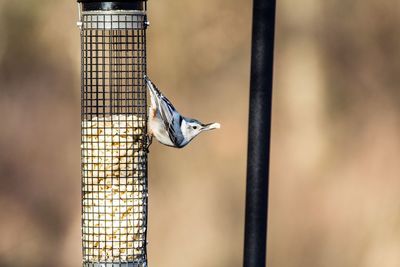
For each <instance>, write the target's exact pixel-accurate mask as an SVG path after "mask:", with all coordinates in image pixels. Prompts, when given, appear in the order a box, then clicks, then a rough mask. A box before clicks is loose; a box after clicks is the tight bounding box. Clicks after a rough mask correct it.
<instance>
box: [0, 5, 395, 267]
mask: <svg viewBox="0 0 400 267" xmlns="http://www.w3.org/2000/svg"><path fill="white" fill-rule="evenodd" d="M149 18H150V22H151V27H150V28H149V31H148V63H149V64H148V69H149V75H150V76H151V77H152V79H153V80H154V81H155V82H156V83H157V84H158V85H159V87H160V88H161V89H163V91H164V92H165V93H166V95H167V96H168V97H169V98H170V99H171V100H172V102H174V103H175V105H176V106H177V107H178V109H179V110H180V111H181V112H182V113H184V114H187V115H191V116H193V117H196V118H199V119H201V120H204V121H207V122H208V121H214V120H216V121H220V122H221V123H222V126H223V127H222V129H221V130H219V131H215V132H212V133H208V134H204V135H202V136H200V137H199V138H197V139H196V140H195V141H194V142H193V143H192V144H191V145H189V146H188V147H187V148H185V149H183V150H174V149H171V148H167V147H163V146H161V145H159V144H158V143H154V144H153V146H152V148H151V153H150V177H149V181H150V218H149V220H150V221H149V241H150V243H149V246H148V250H149V259H150V265H151V266H163V267H168V266H174V267H178V266H191V267H200V266H201V267H202V266H210V267H214V266H215V267H217V266H218V267H221V266H226V267H228V266H241V262H242V243H243V223H244V218H243V213H244V193H245V167H246V143H247V140H246V138H247V129H246V127H247V111H248V85H249V65H250V62H249V57H250V37H251V24H250V21H251V1H237V0H233V1H232V0H229V1H228V0H214V1H210V0H202V1H183V0H176V1H152V0H150V1H149ZM76 20H77V6H76V4H75V2H74V1H71V0H68V1H67V0H59V1H50V0H25V1H5V0H0V114H1V117H0V121H1V126H0V151H1V152H0V210H1V215H0V266H1V267H19V266H31V267H50V266H60V267H73V266H74V267H75V266H80V262H81V254H80V253H81V249H80V246H81V243H80V150H79V142H80V130H79V127H80V102H79V101H80V80H79V79H80V47H79V46H80V44H79V31H78V29H77V27H76V26H75V23H76ZM399 25H400V2H399V1H397V0H383V1H373V0H363V1H361V0H348V1H333V0H327V1H317V0H304V1H290V0H278V6H277V32H276V53H275V55H276V61H275V91H274V106H273V134H272V162H271V197H270V200H271V201H270V220H269V226H270V227H269V244H268V262H269V266H271V267H295V266H296V267H297V266H298V267H304V266H308V267H321V266H322V267H325V266H326V267H328V266H329V267H330V266H342V267H347V266H349V267H350V266H352V267H353V266H363V267H375V266H380V267H392V266H393V267H395V266H400V253H399V252H400V179H399V178H400V177H399V176H400V175H399V173H400V167H399V158H400V149H399V148H400V139H399V133H400V121H399V114H400V108H399V107H400V105H399V104H400V90H399V84H400V75H399V74H400V73H399V70H400V49H399V47H400V27H399Z"/></svg>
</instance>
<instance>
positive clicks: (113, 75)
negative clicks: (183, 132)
mask: <svg viewBox="0 0 400 267" xmlns="http://www.w3.org/2000/svg"><path fill="white" fill-rule="evenodd" d="M78 6H79V21H78V26H79V28H80V35H81V64H82V66H81V178H82V253H83V266H84V267H117V266H124V267H131V266H135V267H136V266H147V253H146V244H147V241H146V233H147V192H148V190H147V123H146V120H147V100H146V87H145V82H144V79H143V77H144V75H145V74H146V27H147V24H148V23H147V19H146V1H145V0H143V1H138V0H136V1H135V0H133V1H132V0H131V1H116V2H102V1H93V0H92V1H90V0H87V1H85V0H78Z"/></svg>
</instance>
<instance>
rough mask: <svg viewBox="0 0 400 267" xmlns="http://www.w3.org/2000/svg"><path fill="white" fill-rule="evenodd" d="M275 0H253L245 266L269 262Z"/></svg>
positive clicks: (251, 266) (262, 264) (257, 265)
mask: <svg viewBox="0 0 400 267" xmlns="http://www.w3.org/2000/svg"><path fill="white" fill-rule="evenodd" d="M275 2H276V1H275V0H254V2H253V32H252V50H251V75H250V79H251V80H250V112H249V135H248V159H247V186H246V212H245V216H246V217H245V238H244V260H243V266H244V267H263V266H266V243H267V242H266V240H267V217H268V186H269V158H270V136H271V104H272V78H273V52H274V30H275V5H276V3H275Z"/></svg>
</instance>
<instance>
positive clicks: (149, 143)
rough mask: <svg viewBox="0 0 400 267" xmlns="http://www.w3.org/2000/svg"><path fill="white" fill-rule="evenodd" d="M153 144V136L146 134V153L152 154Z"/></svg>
mask: <svg viewBox="0 0 400 267" xmlns="http://www.w3.org/2000/svg"><path fill="white" fill-rule="evenodd" d="M152 142H153V135H152V134H146V147H145V149H146V153H150V150H149V148H150V145H151V143H152Z"/></svg>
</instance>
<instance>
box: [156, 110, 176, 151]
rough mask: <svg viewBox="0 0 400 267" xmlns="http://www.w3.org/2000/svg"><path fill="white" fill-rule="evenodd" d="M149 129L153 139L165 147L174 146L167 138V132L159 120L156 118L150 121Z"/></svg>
mask: <svg viewBox="0 0 400 267" xmlns="http://www.w3.org/2000/svg"><path fill="white" fill-rule="evenodd" d="M150 128H151V131H152V132H153V135H154V137H155V138H156V139H157V140H158V141H159V142H160V143H162V144H164V145H167V146H174V144H173V143H172V142H171V139H170V138H169V135H168V132H167V131H166V129H165V127H164V123H163V122H162V120H161V119H159V118H158V116H156V117H155V118H153V119H152V120H150Z"/></svg>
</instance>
